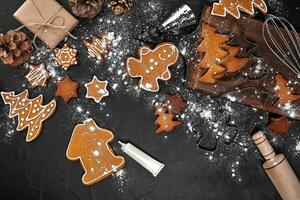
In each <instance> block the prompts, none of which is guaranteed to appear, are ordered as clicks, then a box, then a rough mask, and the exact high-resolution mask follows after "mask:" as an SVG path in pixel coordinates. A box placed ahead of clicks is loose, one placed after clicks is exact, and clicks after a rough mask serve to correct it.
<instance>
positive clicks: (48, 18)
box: [14, 0, 78, 48]
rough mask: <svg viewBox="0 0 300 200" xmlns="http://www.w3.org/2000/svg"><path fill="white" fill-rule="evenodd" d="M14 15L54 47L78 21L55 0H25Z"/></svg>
mask: <svg viewBox="0 0 300 200" xmlns="http://www.w3.org/2000/svg"><path fill="white" fill-rule="evenodd" d="M14 17H15V18H16V19H17V20H18V21H19V22H20V23H22V24H23V25H24V26H26V27H27V28H28V29H29V30H30V31H31V32H32V33H34V34H35V35H36V36H37V37H38V38H39V39H41V40H42V41H43V42H44V43H45V44H47V45H48V46H49V47H50V48H55V47H56V46H57V45H58V43H60V42H61V41H62V40H63V39H64V38H65V37H66V36H67V35H68V33H69V32H71V31H72V29H73V28H74V27H75V26H76V25H77V23H78V20H77V19H76V18H74V17H73V16H72V15H71V14H70V13H69V12H68V11H66V10H65V9H64V8H63V7H62V6H61V5H60V4H59V3H57V2H56V1H55V0H46V1H45V0H26V1H25V2H24V3H23V5H22V6H21V7H20V8H19V9H18V10H17V11H16V12H15V13H14ZM45 24H46V25H45Z"/></svg>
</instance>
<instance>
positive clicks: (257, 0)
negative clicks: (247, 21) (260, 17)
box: [211, 0, 268, 19]
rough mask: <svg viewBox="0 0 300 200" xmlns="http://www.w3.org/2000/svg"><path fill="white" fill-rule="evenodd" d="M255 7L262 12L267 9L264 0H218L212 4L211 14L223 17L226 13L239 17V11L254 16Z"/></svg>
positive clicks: (265, 11)
mask: <svg viewBox="0 0 300 200" xmlns="http://www.w3.org/2000/svg"><path fill="white" fill-rule="evenodd" d="M255 7H256V8H258V9H259V10H260V11H261V12H262V13H264V14H266V13H267V11H268V7H267V5H266V3H265V1H264V0H220V1H219V3H214V4H213V9H212V11H211V14H212V15H217V16H221V17H225V16H226V14H227V13H228V14H230V15H232V16H233V17H235V18H237V19H239V18H240V16H241V13H240V11H242V12H245V13H247V14H248V15H251V16H254V11H255V10H254V8H255Z"/></svg>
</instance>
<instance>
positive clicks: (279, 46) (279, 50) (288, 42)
mask: <svg viewBox="0 0 300 200" xmlns="http://www.w3.org/2000/svg"><path fill="white" fill-rule="evenodd" d="M262 34H263V38H264V40H265V42H266V44H267V45H268V47H269V49H270V50H271V51H272V52H273V53H274V54H275V55H276V57H277V58H278V59H279V60H280V61H281V62H282V63H283V64H285V65H286V66H287V67H288V68H289V69H291V70H292V71H293V72H294V73H296V74H297V75H298V77H300V38H299V35H298V33H297V31H296V30H295V28H294V27H293V25H292V24H291V23H290V22H289V21H287V20H286V19H285V18H282V17H276V16H274V15H268V16H267V18H266V20H265V22H264V24H263V28H262Z"/></svg>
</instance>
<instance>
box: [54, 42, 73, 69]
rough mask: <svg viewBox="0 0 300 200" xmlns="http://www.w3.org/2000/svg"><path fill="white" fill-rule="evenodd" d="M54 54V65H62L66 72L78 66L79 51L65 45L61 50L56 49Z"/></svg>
mask: <svg viewBox="0 0 300 200" xmlns="http://www.w3.org/2000/svg"><path fill="white" fill-rule="evenodd" d="M54 53H55V59H54V64H56V65H60V66H61V67H62V68H63V69H64V70H68V69H69V67H70V66H71V65H76V64H77V60H76V55H77V49H73V48H70V47H69V46H68V45H67V44H64V46H63V48H61V49H58V48H56V49H54Z"/></svg>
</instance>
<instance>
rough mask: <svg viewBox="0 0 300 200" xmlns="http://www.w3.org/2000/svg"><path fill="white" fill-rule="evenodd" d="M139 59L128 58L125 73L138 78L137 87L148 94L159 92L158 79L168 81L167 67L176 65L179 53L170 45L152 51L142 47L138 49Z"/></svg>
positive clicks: (168, 71)
mask: <svg viewBox="0 0 300 200" xmlns="http://www.w3.org/2000/svg"><path fill="white" fill-rule="evenodd" d="M138 52H139V59H136V58H133V57H129V58H128V59H127V62H126V68H127V72H128V74H129V75H130V76H131V77H140V78H141V79H140V81H139V86H140V87H141V88H142V89H144V90H147V91H150V92H157V91H158V90H159V85H158V79H161V80H164V81H166V80H169V79H170V78H171V72H170V70H169V67H170V66H171V65H173V64H175V63H176V61H177V59H178V56H179V51H178V49H177V48H176V46H175V45H173V44H172V43H162V44H159V45H158V46H156V47H155V48H154V49H153V50H151V49H150V48H149V47H146V46H143V47H141V48H140V49H139V51H138Z"/></svg>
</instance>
